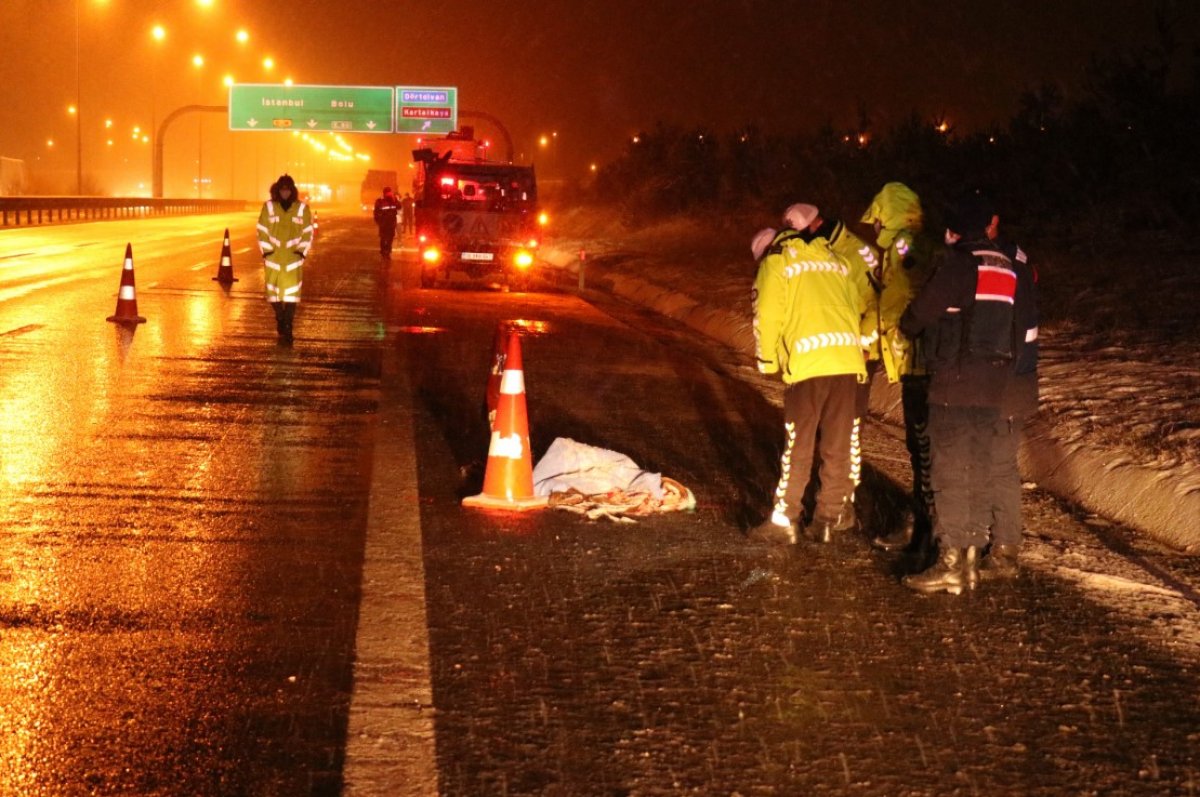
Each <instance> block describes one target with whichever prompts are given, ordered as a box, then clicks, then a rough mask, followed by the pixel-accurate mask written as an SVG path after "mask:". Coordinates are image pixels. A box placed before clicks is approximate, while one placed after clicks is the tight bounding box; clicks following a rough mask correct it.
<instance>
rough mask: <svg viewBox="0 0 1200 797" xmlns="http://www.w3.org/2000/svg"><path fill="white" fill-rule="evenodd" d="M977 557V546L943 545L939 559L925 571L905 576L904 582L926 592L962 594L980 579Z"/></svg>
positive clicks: (910, 587) (907, 585)
mask: <svg viewBox="0 0 1200 797" xmlns="http://www.w3.org/2000/svg"><path fill="white" fill-rule="evenodd" d="M975 558H976V556H975V548H973V547H972V548H951V547H949V546H943V547H942V548H941V549H940V550H939V551H938V558H937V561H935V562H934V563H933V564H932V565H930V566H929V567H928V568H927V569H926V570H925V571H924V572H921V573H913V574H912V575H907V576H905V577H904V579H903V581H902V583H903V584H904V586H906V587H908V588H909V589H915V590H917V591H918V592H924V593H926V594H929V593H933V592H949V593H950V594H951V595H958V594H961V593H962V591H963V590H966V589H971V587H972V584H973V582H974V581H976V580H978V574H977V573H976V571H975V564H974V563H975ZM968 563H969V564H968Z"/></svg>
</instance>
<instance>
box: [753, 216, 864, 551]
mask: <svg viewBox="0 0 1200 797" xmlns="http://www.w3.org/2000/svg"><path fill="white" fill-rule="evenodd" d="M794 207H799V208H801V209H802V210H801V211H799V212H798V214H797V216H796V218H795V219H794V220H793V222H792V223H794V224H798V225H801V226H799V227H797V228H795V229H784V230H783V231H781V232H776V231H774V230H771V229H770V228H767V229H766V230H763V231H761V232H760V233H759V235H757V236H755V239H754V241H752V242H751V250H752V251H753V253H754V254H755V256H756V258H758V260H759V266H758V274H757V277H756V278H755V281H754V294H753V300H754V337H755V356H756V358H757V361H758V370H759V371H760V372H761V373H764V374H776V373H777V374H780V375H781V376H782V378H783V382H784V384H785V385H786V388H785V390H784V409H783V414H784V429H785V450H784V454H783V458H782V461H781V465H780V469H781V475H780V477H779V482H778V485H777V486H776V489H775V503H774V506H773V507H772V512H771V515H770V517H769V518H767V519H766V520H765V521H764V522H763V523H762V524H760V525H758V526H756V527H754V528H753V529H751V530H750V532H749V534H748V535H747V536H748V537H749V539H751V540H752V541H755V542H765V543H772V544H789V543H794V542H795V541H796V537H797V529H798V527H799V526H800V525H801V522H802V516H803V514H804V510H803V506H802V502H803V498H804V492H805V487H806V485H807V483H808V480H809V472H810V469H811V467H812V461H813V451H814V448H817V447H819V450H820V459H821V468H820V482H819V487H818V489H817V495H816V507H815V511H814V513H813V517H812V521H811V522H810V523H809V524H808V525H807V529H806V531H807V534H808V536H809V537H810V538H812V539H814V540H816V541H819V542H829V541H830V540H831V539H832V537H833V536H834V535H835V534H838V533H841V532H844V531H848V530H850V529H852V528H854V526H855V525H856V520H855V515H854V505H853V503H851V501H850V498H851V495H852V494H853V491H854V484H853V482H852V481H851V478H850V470H851V469H850V461H849V446H848V445H847V443H848V441H849V439H850V432H851V427H852V420H853V417H854V398H855V389H856V387H857V385H858V384H859V383H860V382H861V381H863V380H865V379H866V368H865V367H864V364H863V355H862V345H861V340H860V337H859V331H860V322H861V318H862V313H863V299H862V297H863V291H864V286H865V285H866V281H867V280H866V273H865V272H863V271H860V270H856V269H854V268H853V267H851V265H850V264H848V263H847V262H846V261H845V260H843V259H842V258H840V257H838V256H837V255H836V254H834V253H833V251H832V250H831V249H830V248H829V241H828V240H826V239H825V238H822V237H819V236H818V235H817V234H816V231H817V229H818V228H819V227H820V222H821V219H820V216H819V214H818V212H817V208H816V207H814V206H812V205H802V206H794ZM789 210H790V209H789ZM860 283H861V284H860Z"/></svg>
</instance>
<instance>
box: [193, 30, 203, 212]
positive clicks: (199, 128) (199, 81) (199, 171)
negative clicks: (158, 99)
mask: <svg viewBox="0 0 1200 797" xmlns="http://www.w3.org/2000/svg"><path fill="white" fill-rule="evenodd" d="M192 66H193V67H195V69H196V91H197V93H198V94H199V95H200V96H198V97H197V98H196V101H197V102H198V103H200V104H203V103H204V82H203V77H202V72H201V70H202V69H204V56H203V55H201V54H200V53H196V54H195V55H193V56H192ZM203 185H204V115H203V114H198V115H197V116H196V198H197V199H200V198H202V194H201V191H202V190H203Z"/></svg>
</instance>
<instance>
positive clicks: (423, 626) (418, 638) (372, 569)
mask: <svg viewBox="0 0 1200 797" xmlns="http://www.w3.org/2000/svg"><path fill="white" fill-rule="evenodd" d="M380 398H381V401H380V408H381V409H380V413H379V415H378V418H377V422H376V435H375V452H374V457H373V459H374V462H373V464H372V469H371V470H372V476H371V499H370V508H369V515H368V517H367V538H366V549H365V551H364V554H363V572H362V601H361V603H360V604H359V614H358V617H359V619H358V630H357V633H356V636H355V639H354V688H353V691H352V693H351V697H350V717H349V727H348V728H347V732H346V761H345V766H344V768H343V778H344V782H345V787H344V792H343V793H344V794H345V795H347V797H365V796H366V795H371V796H372V797H374V796H376V795H388V797H427V796H428V795H434V794H438V768H437V758H436V755H435V749H434V721H433V719H434V717H433V715H434V711H433V709H432V705H433V680H432V676H431V673H430V664H429V623H428V619H427V616H426V606H425V560H424V555H423V552H422V546H421V516H420V512H417V511H415V510H416V504H417V462H416V454H415V451H416V445H415V443H414V440H413V438H414V434H415V432H414V428H413V417H412V416H413V406H414V404H415V402H414V399H413V388H412V385H411V383H410V382H409V378H408V368H407V367H406V365H405V364H404V363H402V362H400V363H397V362H395V361H385V362H384V369H383V373H382V375H381V379H380Z"/></svg>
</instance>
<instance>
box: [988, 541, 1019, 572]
mask: <svg viewBox="0 0 1200 797" xmlns="http://www.w3.org/2000/svg"><path fill="white" fill-rule="evenodd" d="M1019 550H1020V548H1019V546H1016V545H993V546H992V550H991V551H990V552H989V553H988V555H987V556H985V557H984V558H983V562H981V563H980V565H979V577H980V578H981V579H982V580H984V581H1000V580H1002V579H1006V578H1016V577H1017V574H1018V573H1019V572H1020V568H1019V567H1018V565H1017V553H1018V551H1019Z"/></svg>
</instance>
